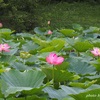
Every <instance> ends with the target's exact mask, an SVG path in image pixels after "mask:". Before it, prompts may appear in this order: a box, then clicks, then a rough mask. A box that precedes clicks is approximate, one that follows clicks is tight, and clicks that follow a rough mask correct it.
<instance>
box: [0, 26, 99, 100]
mask: <svg viewBox="0 0 100 100" xmlns="http://www.w3.org/2000/svg"><path fill="white" fill-rule="evenodd" d="M34 33H35V34H33V35H32V34H29V33H28V34H27V33H17V34H13V31H12V30H10V29H6V28H1V29H0V44H4V43H7V44H9V45H10V47H11V48H10V52H4V51H2V52H0V100H99V99H100V58H99V57H100V56H94V55H93V54H92V53H91V50H93V47H98V48H100V39H99V38H98V37H99V36H100V28H98V27H89V28H88V29H84V28H83V27H82V26H80V25H78V24H74V25H73V28H72V29H60V30H52V34H48V30H46V29H45V28H40V27H36V28H35V29H34ZM1 48H4V47H1ZM51 52H55V53H56V54H57V55H59V56H62V57H63V58H64V62H63V63H62V64H60V65H55V66H53V65H52V64H48V62H46V57H47V56H48V55H49V54H50V53H51ZM99 52H100V51H99Z"/></svg>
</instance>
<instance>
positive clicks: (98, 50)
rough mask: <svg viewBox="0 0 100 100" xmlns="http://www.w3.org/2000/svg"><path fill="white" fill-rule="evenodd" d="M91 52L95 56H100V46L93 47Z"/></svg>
mask: <svg viewBox="0 0 100 100" xmlns="http://www.w3.org/2000/svg"><path fill="white" fill-rule="evenodd" d="M91 53H92V54H93V55H94V56H100V48H93V50H92V51H91Z"/></svg>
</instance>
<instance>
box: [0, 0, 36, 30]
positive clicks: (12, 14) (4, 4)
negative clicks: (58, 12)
mask: <svg viewBox="0 0 100 100" xmlns="http://www.w3.org/2000/svg"><path fill="white" fill-rule="evenodd" d="M36 6H37V0H1V1H0V21H1V22H2V23H3V25H4V26H5V27H9V28H11V29H16V30H17V31H18V32H21V30H26V31H29V30H32V29H33V27H34V26H35V19H34V9H35V7H36Z"/></svg>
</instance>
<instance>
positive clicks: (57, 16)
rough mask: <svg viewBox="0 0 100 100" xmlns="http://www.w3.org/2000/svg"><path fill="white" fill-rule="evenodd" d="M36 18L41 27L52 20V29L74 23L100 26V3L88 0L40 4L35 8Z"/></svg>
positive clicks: (68, 26)
mask: <svg viewBox="0 0 100 100" xmlns="http://www.w3.org/2000/svg"><path fill="white" fill-rule="evenodd" d="M35 18H36V19H35V20H36V22H37V25H38V26H40V27H47V21H48V20H50V21H51V29H61V28H70V27H72V24H74V23H77V24H80V25H82V26H83V27H89V26H96V27H100V5H99V4H98V5H97V4H89V3H86V2H85V3H76V2H75V3H67V2H60V3H53V4H47V5H42V4H39V5H38V6H37V8H36V9H35Z"/></svg>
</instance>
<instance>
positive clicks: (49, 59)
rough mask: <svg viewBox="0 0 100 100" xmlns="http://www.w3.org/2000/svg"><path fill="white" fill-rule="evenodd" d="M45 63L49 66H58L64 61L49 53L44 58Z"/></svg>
mask: <svg viewBox="0 0 100 100" xmlns="http://www.w3.org/2000/svg"><path fill="white" fill-rule="evenodd" d="M46 61H47V62H48V63H49V64H53V65H60V64H61V63H62V62H63V61H64V58H63V57H58V56H57V54H56V53H50V54H49V56H47V57H46Z"/></svg>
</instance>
